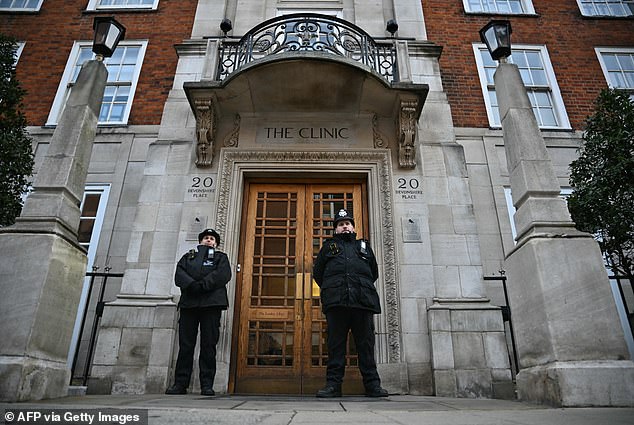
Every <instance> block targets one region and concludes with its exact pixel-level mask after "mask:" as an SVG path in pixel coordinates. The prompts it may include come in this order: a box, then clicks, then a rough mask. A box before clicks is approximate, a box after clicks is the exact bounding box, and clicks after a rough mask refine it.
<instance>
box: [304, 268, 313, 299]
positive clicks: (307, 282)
mask: <svg viewBox="0 0 634 425" xmlns="http://www.w3.org/2000/svg"><path fill="white" fill-rule="evenodd" d="M312 298H313V279H312V276H311V274H310V273H304V299H305V300H310V299H312Z"/></svg>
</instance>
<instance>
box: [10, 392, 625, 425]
mask: <svg viewBox="0 0 634 425" xmlns="http://www.w3.org/2000/svg"><path fill="white" fill-rule="evenodd" d="M0 409H2V412H3V414H4V415H5V423H6V424H8V423H15V424H17V423H41V424H49V423H55V424H65V423H69V424H89V423H90V422H89V421H88V420H87V418H86V417H84V416H82V417H78V416H75V417H74V418H72V417H66V416H65V415H68V414H84V413H86V415H88V414H95V413H98V412H103V413H104V414H111V415H112V414H114V415H115V416H110V417H106V416H103V415H102V416H97V415H96V414H95V416H96V417H97V418H101V421H99V420H95V421H91V422H92V424H91V425H101V424H120V425H131V424H135V423H136V424H150V425H166V424H192V425H196V424H205V425H209V424H214V425H215V424H221V425H225V424H226V425H252V424H253V425H256V424H257V425H260V424H262V425H337V424H363V425H366V424H367V425H369V424H373V425H374V424H377V425H384V424H397V425H495V424H500V425H502V424H504V425H506V424H508V425H634V408H625V407H584V408H580V407H576V408H553V407H549V406H543V405H535V404H530V403H526V402H521V401H509V400H491V399H466V398H448V397H433V396H412V395H391V396H390V397H388V398H383V399H372V398H366V397H360V396H343V397H341V398H338V399H317V398H315V397H313V396H311V397H308V396H306V397H299V396H269V395H249V396H246V395H217V396H215V397H203V396H201V395H199V394H186V395H162V394H154V395H153V394H146V395H83V396H73V397H64V398H59V399H52V400H42V401H37V402H20V403H0ZM51 409H55V411H56V412H57V413H58V416H57V417H56V416H53V417H52V418H53V420H48V421H43V420H42V418H41V417H40V422H33V421H27V420H26V419H29V417H28V416H22V419H23V420H22V421H16V420H14V421H12V422H10V421H7V415H8V414H18V413H19V412H27V411H39V412H45V413H46V412H49V414H50V412H51ZM9 412H11V413H9ZM68 412H70V413H68ZM138 413H140V414H141V415H140V417H141V419H140V421H136V422H135V419H136V418H134V417H133V414H138ZM145 414H146V415H147V419H148V420H147V421H145V416H144V415H145ZM125 415H129V416H128V417H127V419H125ZM15 418H17V416H15ZM32 418H33V416H31V419H32ZM48 418H49V419H50V418H51V416H49V417H48ZM64 418H66V419H71V421H67V422H65V421H64V420H63V419H64ZM54 419H58V420H54ZM113 419H118V420H113Z"/></svg>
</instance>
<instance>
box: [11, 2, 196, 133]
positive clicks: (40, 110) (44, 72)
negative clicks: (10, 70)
mask: <svg viewBox="0 0 634 425" xmlns="http://www.w3.org/2000/svg"><path fill="white" fill-rule="evenodd" d="M197 3H198V2H197V1H196V0H179V1H160V2H159V7H158V10H156V11H143V12H141V11H116V13H109V12H101V13H94V12H85V8H86V5H87V4H88V1H87V0H81V1H79V0H76V1H68V0H46V1H44V3H43V4H42V8H41V10H40V12H39V13H35V14H33V13H29V14H18V13H9V12H0V31H2V32H3V33H5V34H9V35H12V36H14V37H15V38H16V39H18V40H19V41H26V45H25V47H24V50H23V51H22V54H21V56H20V60H19V62H18V66H17V69H16V72H17V78H18V80H19V81H20V83H21V85H22V87H23V88H24V89H26V90H27V95H26V96H25V98H24V105H25V108H24V112H25V115H26V118H27V121H28V124H29V125H44V124H45V123H46V119H47V118H48V114H49V111H50V109H51V106H52V104H53V99H54V97H55V93H56V91H57V87H58V85H59V81H60V79H61V77H62V74H63V72H64V67H65V66H66V62H67V60H68V55H69V54H70V50H71V48H72V46H73V42H74V41H76V40H91V39H92V36H93V30H92V22H93V19H94V17H95V16H115V18H116V19H117V20H118V21H119V22H121V23H122V24H123V25H124V26H125V27H126V39H128V40H141V39H147V40H149V42H148V46H147V50H146V53H145V59H144V61H143V66H142V68H141V76H140V80H139V83H138V85H137V90H136V94H135V96H134V103H133V105H132V110H131V113H130V119H129V121H128V123H129V124H159V123H160V120H161V115H162V113H163V105H164V103H165V101H166V99H167V95H168V93H169V90H170V89H171V87H172V82H173V80H174V72H175V71H176V64H177V62H178V57H177V55H176V51H175V49H174V45H175V44H177V43H181V42H182V41H183V40H184V39H187V38H189V37H190V35H191V28H192V25H193V21H194V14H195V11H196V5H197Z"/></svg>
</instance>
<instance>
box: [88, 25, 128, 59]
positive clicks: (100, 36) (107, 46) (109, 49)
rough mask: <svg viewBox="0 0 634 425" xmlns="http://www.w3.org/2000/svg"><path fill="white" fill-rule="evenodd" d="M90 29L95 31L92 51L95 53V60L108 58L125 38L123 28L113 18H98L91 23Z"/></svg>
mask: <svg viewBox="0 0 634 425" xmlns="http://www.w3.org/2000/svg"><path fill="white" fill-rule="evenodd" d="M92 28H93V29H94V30H95V39H94V40H93V43H92V51H93V52H95V55H96V59H97V60H103V58H109V57H110V56H112V54H113V53H114V51H115V49H116V48H117V44H119V42H120V41H121V40H123V37H125V27H124V26H123V25H121V24H120V23H119V22H117V21H116V20H115V19H114V16H98V17H96V18H95V20H94V21H93V24H92Z"/></svg>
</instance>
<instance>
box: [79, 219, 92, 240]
mask: <svg viewBox="0 0 634 425" xmlns="http://www.w3.org/2000/svg"><path fill="white" fill-rule="evenodd" d="M94 226H95V219H94V218H91V219H81V220H80V221H79V233H78V234H77V240H78V241H79V242H83V243H87V242H90V236H91V235H92V228H93V227H94Z"/></svg>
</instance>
